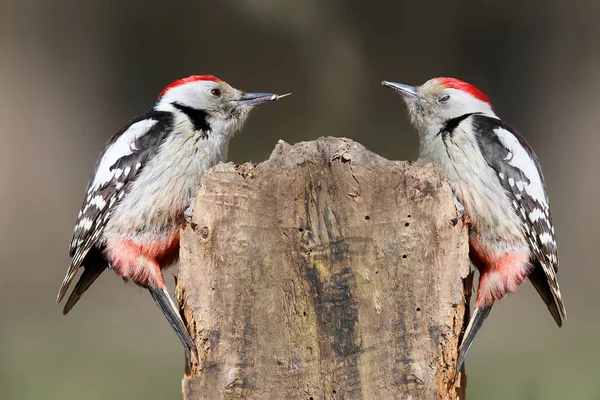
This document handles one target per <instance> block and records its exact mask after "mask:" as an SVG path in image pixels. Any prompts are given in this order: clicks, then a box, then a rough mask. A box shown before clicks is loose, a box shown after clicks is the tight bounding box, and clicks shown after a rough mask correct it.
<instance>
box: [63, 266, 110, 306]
mask: <svg viewBox="0 0 600 400" xmlns="http://www.w3.org/2000/svg"><path fill="white" fill-rule="evenodd" d="M107 267H108V264H107V263H106V261H105V260H104V259H100V260H90V262H88V263H87V265H85V266H84V271H83V274H81V277H80V278H79V280H78V281H77V284H76V285H75V288H74V289H73V291H72V292H71V295H70V296H69V299H68V300H67V303H66V304H65V308H63V314H64V315H66V314H67V313H68V312H69V311H71V308H73V306H74V305H75V304H76V303H77V302H78V301H79V299H80V298H81V296H82V295H83V294H84V293H85V291H86V290H88V289H89V287H90V286H91V285H92V283H94V281H95V280H96V278H98V277H99V276H100V275H101V274H102V273H103V272H104V270H105V269H106V268H107Z"/></svg>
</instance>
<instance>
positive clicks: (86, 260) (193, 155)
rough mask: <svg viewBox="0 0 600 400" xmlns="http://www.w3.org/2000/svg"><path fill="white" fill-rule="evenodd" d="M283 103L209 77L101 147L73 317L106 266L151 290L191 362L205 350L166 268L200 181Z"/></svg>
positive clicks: (191, 82) (88, 198)
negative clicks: (266, 109)
mask: <svg viewBox="0 0 600 400" xmlns="http://www.w3.org/2000/svg"><path fill="white" fill-rule="evenodd" d="M284 96H287V95H283V96H278V95H276V94H272V93H246V92H243V91H241V90H238V89H235V88H233V87H231V86H230V85H228V84H227V83H226V82H224V81H222V80H220V79H218V78H216V77H214V76H212V75H193V76H190V77H187V78H184V79H180V80H177V81H175V82H173V83H171V84H170V85H168V86H167V87H166V88H165V89H164V90H163V91H162V92H161V93H160V95H159V97H158V100H157V102H156V103H155V105H154V107H152V108H151V109H150V110H148V111H147V112H146V113H144V114H142V115H141V116H138V117H137V118H135V119H133V120H132V121H131V122H129V123H128V124H127V125H125V126H124V127H123V128H121V129H120V130H119V131H118V132H117V133H116V134H115V135H114V136H113V137H112V138H111V139H110V140H109V141H108V143H106V145H105V146H104V149H103V150H102V152H101V153H100V156H99V158H98V161H97V162H96V166H95V168H94V172H93V174H92V177H91V178H90V181H89V183H88V185H87V189H86V192H85V197H84V201H83V204H82V206H81V211H79V215H78V217H77V222H76V224H75V229H74V233H73V238H72V240H71V246H70V251H69V253H70V256H71V257H72V260H71V265H70V266H69V269H68V270H67V274H66V276H65V278H64V281H63V283H62V285H61V287H60V290H59V292H58V297H57V300H56V302H57V303H59V302H60V301H61V300H62V299H63V297H64V296H65V293H66V292H67V289H68V288H69V285H70V284H71V282H72V281H73V279H74V278H75V276H76V274H77V271H78V270H79V268H80V267H84V271H83V273H82V274H81V277H80V278H79V281H78V282H77V284H76V285H75V288H74V289H73V291H72V292H71V295H70V296H69V298H68V300H67V302H66V305H65V307H64V310H63V314H67V313H68V312H69V311H70V310H71V308H72V307H73V306H74V305H75V303H77V301H78V300H79V298H80V297H81V296H82V295H83V293H84V292H85V291H86V290H87V289H88V288H89V287H90V285H91V284H92V283H93V282H94V281H95V280H96V278H98V276H100V274H102V272H103V271H104V270H105V269H106V268H109V269H111V270H113V271H114V272H115V273H116V274H117V275H119V276H120V277H121V278H123V279H124V280H125V281H128V280H131V281H133V282H134V283H136V284H137V285H139V286H142V287H144V288H147V289H148V291H149V292H150V294H151V296H152V298H153V299H154V301H155V302H156V304H157V305H158V306H159V308H160V309H161V311H162V313H163V314H164V316H165V317H166V318H167V320H168V321H169V324H170V325H171V327H172V328H173V329H174V330H175V333H176V334H177V336H178V337H179V339H180V340H181V342H182V343H183V346H184V348H185V352H186V359H187V360H188V364H189V363H190V361H191V360H192V358H191V354H192V353H193V354H194V356H195V358H196V360H198V352H197V350H196V347H195V345H194V342H193V341H192V339H191V337H190V335H189V333H188V331H187V329H186V327H185V325H184V323H183V321H182V319H181V317H180V315H179V311H178V308H177V307H176V306H175V304H174V302H173V300H172V299H171V297H170V295H169V292H168V291H167V286H166V285H165V281H164V279H163V273H162V270H163V269H165V268H167V267H169V266H171V265H173V264H175V263H177V261H178V258H179V231H180V228H181V227H182V226H183V225H184V224H185V220H186V218H185V217H184V214H186V215H189V213H190V207H192V206H193V196H194V195H195V194H196V192H197V191H198V189H199V187H200V179H201V178H202V175H203V174H204V173H205V172H206V171H207V170H208V169H209V168H211V167H212V166H214V165H215V164H217V163H218V162H220V161H224V160H225V159H226V158H227V147H228V145H229V140H230V139H231V138H232V137H233V135H234V134H235V133H236V132H237V131H238V130H239V129H240V128H241V127H242V125H243V123H244V121H245V120H246V118H247V117H248V114H249V112H250V111H251V110H252V109H253V108H254V106H256V105H257V104H261V103H265V102H271V101H275V100H277V99H279V98H281V97H284Z"/></svg>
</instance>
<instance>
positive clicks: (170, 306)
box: [148, 287, 199, 369]
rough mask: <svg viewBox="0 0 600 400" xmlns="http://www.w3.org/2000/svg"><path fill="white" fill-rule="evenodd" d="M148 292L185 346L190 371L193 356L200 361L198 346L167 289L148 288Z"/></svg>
mask: <svg viewBox="0 0 600 400" xmlns="http://www.w3.org/2000/svg"><path fill="white" fill-rule="evenodd" d="M148 291H150V294H151V295H152V298H153V299H154V301H155V302H156V304H157V305H158V307H159V308H160V310H161V311H162V313H163V315H164V316H165V317H166V318H167V321H169V324H170V325H171V328H173V330H174V331H175V333H176V334H177V337H178V338H179V340H181V343H182V344H183V347H184V349H185V354H186V359H187V362H188V369H189V367H190V362H191V360H192V357H191V355H192V354H193V355H194V357H195V360H196V361H198V360H199V358H198V350H197V349H196V345H195V344H194V342H193V341H192V338H191V337H190V334H189V333H188V331H187V328H186V327H185V325H184V324H183V320H182V319H181V316H180V315H179V310H178V308H177V307H176V306H175V303H174V302H173V300H172V299H171V296H170V295H169V292H167V290H166V289H158V288H153V287H148Z"/></svg>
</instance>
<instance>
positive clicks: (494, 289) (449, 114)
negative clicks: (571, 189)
mask: <svg viewBox="0 0 600 400" xmlns="http://www.w3.org/2000/svg"><path fill="white" fill-rule="evenodd" d="M382 84H383V85H384V86H387V87H390V88H392V89H394V90H395V91H397V92H399V93H400V94H401V95H402V97H403V99H404V101H405V103H406V105H407V107H408V112H409V116H410V120H411V122H412V124H413V125H414V127H415V128H416V129H417V131H418V133H419V139H420V146H419V147H420V148H419V159H418V161H417V165H424V164H426V163H428V162H432V163H434V164H436V165H437V166H438V167H440V168H441V169H442V170H443V171H444V172H445V174H446V176H447V177H448V180H449V182H450V185H451V187H452V189H453V192H454V196H455V201H456V202H457V209H458V211H459V218H463V220H462V221H463V223H465V224H468V226H469V257H470V259H471V262H472V263H473V265H475V267H476V268H477V269H478V270H479V285H478V288H477V300H476V302H475V309H474V311H473V315H472V317H471V319H470V321H469V324H468V326H467V329H466V330H465V332H464V335H463V340H462V343H461V346H460V349H459V357H458V361H457V369H456V371H457V374H458V372H459V371H460V368H461V366H462V363H463V362H464V359H465V357H466V355H467V352H468V351H469V348H470V347H471V345H472V344H473V341H474V340H475V337H476V336H477V333H478V331H479V329H480V328H481V326H482V324H483V322H484V320H485V319H486V318H487V316H488V314H489V313H490V311H491V309H492V305H493V304H494V302H495V301H497V300H500V299H501V298H502V297H504V296H505V295H507V294H509V293H512V292H514V291H516V290H517V289H518V287H519V286H520V285H521V283H522V282H523V280H524V279H525V278H526V277H529V280H530V281H531V283H533V286H534V287H535V288H536V289H537V291H538V293H539V295H540V296H541V297H542V299H543V300H544V302H545V303H546V306H547V307H548V310H549V311H550V313H551V314H552V317H554V320H555V321H556V323H557V325H558V326H562V322H563V320H566V312H565V307H564V304H563V300H562V297H561V294H560V289H559V286H558V281H557V272H558V253H557V248H556V240H555V236H554V226H553V225H552V217H551V215H550V207H549V202H548V195H547V194H546V187H545V183H544V178H543V176H542V170H541V168H540V165H539V163H538V160H537V157H536V155H535V153H534V152H533V150H532V148H531V146H530V145H529V144H528V143H527V141H526V140H525V138H523V136H521V135H520V134H519V133H518V132H517V131H516V130H515V129H514V128H512V127H510V126H509V125H508V124H506V123H505V122H503V121H502V120H501V119H500V118H499V117H498V116H497V115H496V113H495V112H494V108H493V106H492V104H491V102H490V100H489V98H488V97H487V96H486V95H485V94H484V93H483V92H481V91H480V90H479V89H477V88H476V87H475V86H473V85H471V84H469V83H466V82H463V81H461V80H458V79H455V78H434V79H431V80H429V81H427V82H426V83H425V84H423V85H422V86H418V87H412V86H408V85H403V84H400V83H394V82H388V81H383V82H382Z"/></svg>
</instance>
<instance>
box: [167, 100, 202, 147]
mask: <svg viewBox="0 0 600 400" xmlns="http://www.w3.org/2000/svg"><path fill="white" fill-rule="evenodd" d="M173 107H175V108H176V109H178V110H179V111H181V112H182V113H184V114H185V115H187V116H188V118H189V119H190V121H192V124H194V129H195V130H196V131H202V135H201V138H202V139H208V133H209V132H210V131H211V130H212V128H211V126H210V124H209V123H208V113H207V112H206V111H204V110H197V109H195V108H192V107H188V106H184V105H182V104H179V103H173Z"/></svg>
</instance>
